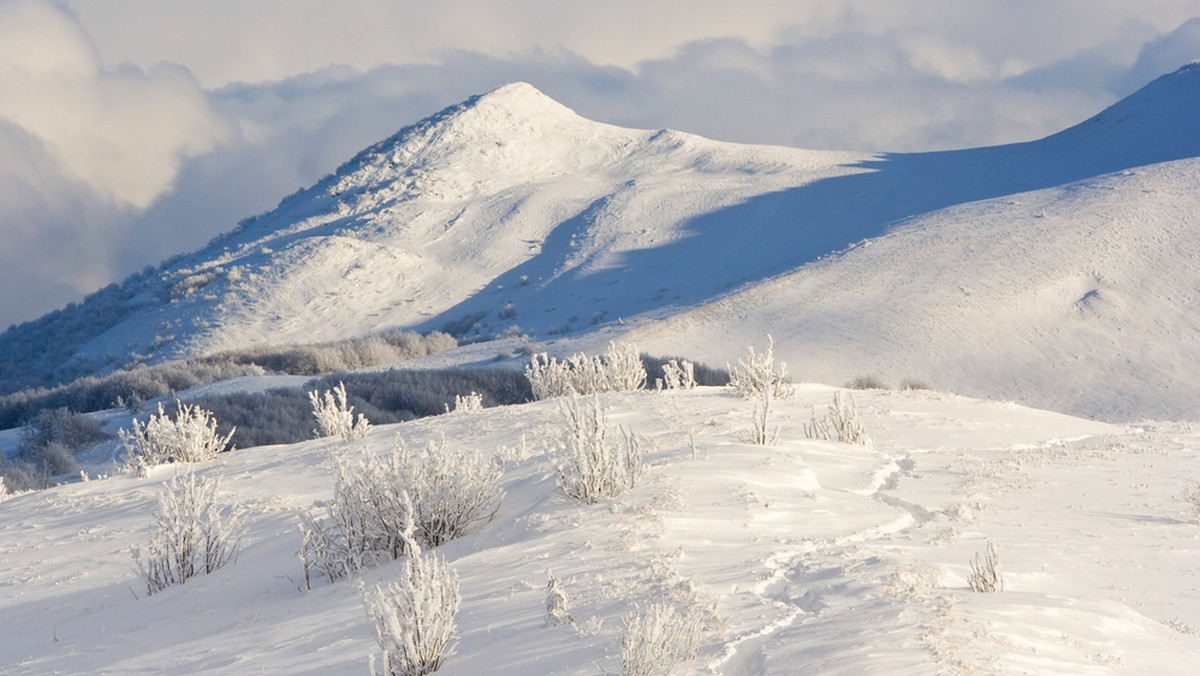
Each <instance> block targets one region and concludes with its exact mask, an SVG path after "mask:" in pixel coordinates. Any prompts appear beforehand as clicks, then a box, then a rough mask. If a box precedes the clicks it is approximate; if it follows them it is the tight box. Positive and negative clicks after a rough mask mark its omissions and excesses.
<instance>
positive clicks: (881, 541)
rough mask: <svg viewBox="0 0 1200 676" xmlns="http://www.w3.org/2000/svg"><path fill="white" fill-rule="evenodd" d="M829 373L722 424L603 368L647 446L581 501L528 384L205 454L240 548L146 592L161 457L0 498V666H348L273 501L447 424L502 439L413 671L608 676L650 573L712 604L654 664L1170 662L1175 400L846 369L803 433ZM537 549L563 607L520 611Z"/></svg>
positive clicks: (1187, 547) (1192, 531) (1197, 457)
mask: <svg viewBox="0 0 1200 676" xmlns="http://www.w3.org/2000/svg"><path fill="white" fill-rule="evenodd" d="M834 391H835V389H834V388H831V387H827V386H821V385H807V384H806V385H802V386H800V388H799V393H798V395H797V397H796V399H795V400H794V401H777V402H776V403H775V406H774V407H773V409H772V424H773V425H778V426H779V427H780V428H781V434H780V441H779V443H778V444H777V445H775V446H769V447H760V446H752V445H748V444H746V443H744V442H742V441H741V435H740V433H741V432H742V431H743V430H745V429H746V428H748V426H749V424H750V415H751V404H750V402H747V401H745V400H743V399H740V398H738V397H736V396H735V395H733V394H731V393H729V392H727V391H725V390H723V389H716V388H699V389H697V390H695V391H671V392H663V393H654V392H637V393H626V394H611V395H604V396H602V397H601V401H602V402H603V404H604V405H605V407H606V408H607V411H608V420H609V425H610V426H616V425H624V426H628V427H630V428H632V429H633V430H634V431H635V432H636V433H638V434H641V435H643V436H644V437H645V438H646V440H647V443H648V445H649V449H650V452H649V455H648V460H649V461H650V464H651V468H650V472H649V474H648V475H646V476H645V477H643V479H642V480H641V481H640V482H639V484H638V486H637V487H636V488H635V489H634V490H633V491H632V492H630V493H629V494H627V495H626V496H624V497H622V498H620V499H618V500H617V501H615V502H613V503H611V504H602V505H596V506H590V507H585V506H581V505H578V504H576V503H574V502H572V501H570V500H569V499H567V498H565V497H564V496H563V495H562V493H561V491H560V490H559V489H558V488H557V487H556V486H555V480H554V476H553V470H552V469H551V464H550V459H549V458H548V457H547V456H546V455H544V451H546V450H549V451H550V452H551V453H554V452H557V451H558V446H557V439H558V434H559V429H560V426H561V423H560V414H559V411H558V404H557V402H555V401H546V402H538V403H531V404H524V405H519V406H512V407H504V408H495V409H487V410H484V411H481V412H475V413H469V414H464V413H454V414H447V415H443V416H438V417H435V418H427V419H424V420H419V421H413V422H409V423H402V424H399V425H388V426H380V427H377V428H375V429H373V430H372V431H371V433H370V434H369V436H368V437H367V438H366V439H363V440H360V441H356V442H349V443H346V442H341V441H339V440H331V439H323V440H314V441H308V442H303V443H299V444H293V445H288V446H276V447H261V448H253V449H243V450H239V451H236V452H233V453H229V454H226V455H223V456H221V457H219V458H218V459H217V460H216V461H213V462H211V463H206V464H202V465H196V466H195V468H196V471H197V472H198V473H199V474H201V475H204V476H212V477H218V478H219V480H220V482H221V491H222V493H223V495H224V496H226V497H227V498H228V499H229V500H230V501H233V500H236V501H239V502H241V503H243V504H245V505H247V506H248V507H249V508H250V516H249V521H248V532H247V534H246V537H245V540H244V545H243V548H242V551H241V553H240V555H239V557H238V560H237V561H236V562H235V563H233V564H231V565H229V566H227V567H225V568H223V569H221V570H218V571H216V572H215V573H213V574H211V575H208V576H201V577H198V578H193V579H192V580H189V581H188V582H187V583H186V584H184V585H183V586H180V587H174V588H171V589H168V590H166V591H163V592H161V593H159V594H156V595H153V596H149V597H146V596H145V594H144V587H143V586H142V585H141V582H140V580H138V579H137V577H136V574H135V573H134V571H133V567H132V559H131V558H130V554H129V551H128V550H129V547H130V546H131V545H134V544H138V543H141V542H142V541H143V540H144V539H145V538H146V537H147V532H148V527H149V524H150V514H151V511H152V510H153V507H154V504H155V501H156V495H157V492H158V491H159V490H160V489H161V486H162V484H163V483H164V482H165V480H166V479H168V478H169V477H170V476H171V475H172V473H173V472H174V469H173V468H172V467H170V466H165V467H160V468H157V469H155V470H154V471H153V472H152V473H151V475H150V477H149V478H148V479H136V478H133V477H130V476H120V475H118V476H114V477H111V478H107V479H102V480H92V481H88V482H80V483H75V484H71V485H64V486H59V487H56V488H53V489H50V490H46V491H41V492H36V493H27V494H22V495H18V496H15V497H12V498H10V499H8V500H6V501H3V502H0V590H2V591H0V617H3V618H4V619H3V622H4V634H5V638H6V640H5V641H4V642H2V643H0V664H3V665H5V673H11V674H34V673H36V674H49V673H64V674H65V673H122V674H142V673H145V674H149V673H162V672H187V673H289V674H328V673H365V672H366V668H367V667H366V664H367V656H368V655H369V654H370V653H371V652H373V651H374V650H375V649H376V648H375V644H374V638H373V635H372V633H371V629H370V626H369V623H368V620H367V617H366V614H365V612H364V610H363V607H362V603H361V601H360V597H359V591H358V586H357V583H356V582H354V581H340V582H337V583H333V584H329V583H327V582H324V581H318V582H316V584H315V585H314V588H313V589H312V590H311V591H306V590H304V589H303V588H302V587H303V580H302V575H301V570H300V563H299V561H298V559H297V558H296V551H297V550H298V548H299V543H300V534H299V532H298V518H297V513H298V512H299V511H300V510H304V509H309V508H311V507H312V505H313V503H314V501H318V500H324V499H328V498H329V497H330V495H331V491H332V470H331V468H330V466H329V461H330V459H331V458H332V457H333V456H335V455H349V456H353V455H355V454H358V453H380V452H385V451H386V450H387V449H389V448H390V447H391V445H392V444H393V443H394V437H395V436H397V435H399V436H401V437H402V438H403V439H404V440H405V442H406V443H408V444H410V445H417V446H419V445H424V444H425V443H426V442H428V441H432V440H436V439H439V438H441V436H442V435H445V438H446V439H447V441H448V443H451V444H455V445H461V446H465V447H466V448H469V449H471V450H474V451H477V452H480V453H485V454H491V453H493V452H496V451H497V450H499V451H500V452H501V454H502V457H504V458H505V459H506V462H505V474H504V479H503V483H504V488H505V490H506V493H507V495H506V497H505V500H504V503H503V505H502V507H501V509H500V511H499V513H498V514H497V515H496V518H495V519H494V520H493V521H492V522H491V523H489V524H487V525H486V526H483V527H482V528H480V529H478V530H477V531H475V532H473V533H471V534H468V535H467V536H465V537H463V538H461V539H459V540H456V541H453V542H451V543H448V544H447V545H444V546H443V547H440V548H439V549H438V552H439V553H440V554H441V555H443V556H444V557H446V559H447V560H448V561H449V562H450V564H451V565H452V566H453V567H454V569H455V570H456V571H457V573H458V575H459V577H460V579H461V582H462V596H463V602H462V609H461V611H460V613H459V615H458V626H459V635H460V639H459V643H458V647H457V651H456V654H455V655H454V656H453V657H452V658H451V660H450V661H449V663H448V664H447V665H446V666H445V667H444V668H443V670H442V671H441V672H439V673H446V674H479V673H488V674H529V673H544V674H573V673H600V672H601V671H604V672H607V673H616V672H617V670H618V668H619V634H620V625H621V617H622V616H623V615H625V614H626V613H628V612H630V611H632V610H633V609H634V608H635V604H636V605H639V606H642V607H644V606H645V604H647V603H650V602H652V601H654V600H655V599H657V598H662V597H666V598H669V599H672V600H675V601H679V602H691V603H697V604H715V606H714V608H715V612H716V615H717V616H718V617H719V618H720V620H721V626H720V628H719V629H718V630H717V631H715V632H713V633H710V634H708V635H707V636H706V638H705V642H704V646H703V648H702V651H701V655H700V657H699V658H698V659H697V660H694V661H692V662H689V663H687V664H686V665H685V666H684V668H682V669H681V670H679V671H678V672H677V673H696V674H701V673H718V674H784V673H797V672H799V671H802V672H804V673H889V674H892V673H894V674H928V673H942V672H946V673H1005V674H1008V673H1012V674H1019V673H1162V674H1184V673H1192V669H1193V667H1194V664H1195V661H1196V659H1197V657H1198V656H1200V634H1198V633H1197V630H1196V628H1197V627H1200V592H1198V591H1197V589H1198V588H1200V587H1198V585H1197V571H1196V567H1195V562H1196V561H1197V560H1198V559H1197V557H1198V556H1200V537H1198V535H1197V534H1198V533H1200V531H1198V530H1197V528H1198V521H1197V515H1196V514H1195V513H1193V512H1191V511H1190V509H1191V508H1190V506H1189V505H1187V504H1185V503H1184V502H1183V501H1182V500H1180V499H1179V498H1178V497H1177V496H1178V495H1179V493H1180V490H1181V488H1182V478H1183V477H1187V476H1197V475H1200V453H1198V452H1200V435H1198V434H1197V433H1196V432H1195V431H1193V430H1192V429H1191V428H1190V427H1189V426H1187V425H1181V424H1175V423H1172V424H1158V425H1143V426H1136V427H1135V426H1124V425H1113V424H1107V423H1100V422H1094V421H1089V420H1084V419H1079V418H1072V417H1069V416H1065V415H1062V414H1058V413H1052V412H1048V411H1043V410H1035V409H1030V408H1026V407H1022V406H1019V405H1016V404H1011V403H1002V402H988V401H983V400H976V399H969V398H965V397H960V396H955V395H949V394H944V393H938V392H931V391H904V392H891V391H861V392H853V393H851V394H852V396H853V397H854V399H855V401H856V403H857V406H858V409H859V412H860V415H861V416H862V417H863V419H864V422H865V424H866V426H867V428H868V430H869V431H870V433H871V434H872V436H873V438H874V441H875V445H874V449H873V450H869V449H866V448H864V447H860V446H849V445H845V444H838V443H833V442H823V441H821V442H819V441H810V440H807V439H805V438H804V436H803V433H802V425H803V423H805V422H807V421H808V419H809V416H810V415H811V414H812V411H813V408H814V407H817V408H823V407H824V406H825V405H826V404H828V403H829V402H830V401H831V398H832V395H833V392H834ZM522 436H523V437H524V443H523V441H522ZM693 443H694V448H695V451H693V450H692V449H693ZM522 449H524V450H522ZM989 540H990V541H993V542H994V543H995V545H996V548H997V550H998V552H999V555H1000V558H1001V565H1002V572H1003V576H1004V583H1005V589H1004V591H1003V592H1000V593H996V594H976V593H973V592H971V591H969V589H968V588H967V583H966V576H967V574H968V572H969V566H968V562H969V561H971V560H972V558H973V557H974V556H975V554H976V553H980V552H982V551H983V550H984V548H985V547H986V542H987V541H989ZM396 566H397V564H395V563H393V564H388V565H385V566H382V567H379V568H376V569H373V570H369V571H367V572H365V573H364V574H363V576H362V577H363V581H364V582H365V583H367V584H370V583H372V582H374V581H386V580H389V579H391V577H393V576H394V575H395V574H396V572H397V570H398V569H397V567H396ZM548 570H549V571H552V572H553V574H554V575H555V576H556V577H557V578H559V579H560V580H561V581H562V585H563V588H564V589H565V590H566V592H567V593H568V595H569V597H570V599H571V605H570V607H569V608H568V611H569V612H570V613H571V614H572V615H573V616H574V617H575V619H576V625H575V626H558V627H550V626H546V623H545V601H546V599H545V584H546V580H547V577H546V574H547V571H548Z"/></svg>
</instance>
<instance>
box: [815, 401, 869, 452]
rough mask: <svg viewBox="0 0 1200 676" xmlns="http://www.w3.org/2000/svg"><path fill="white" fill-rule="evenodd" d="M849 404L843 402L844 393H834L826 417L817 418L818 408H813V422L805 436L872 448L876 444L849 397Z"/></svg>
mask: <svg viewBox="0 0 1200 676" xmlns="http://www.w3.org/2000/svg"><path fill="white" fill-rule="evenodd" d="M847 399H849V403H846V402H843V401H842V393H841V392H834V393H833V403H832V404H831V405H830V406H829V407H828V408H827V409H826V411H825V415H823V416H821V417H817V411H816V407H815V406H814V407H813V414H812V422H811V423H809V424H807V425H805V426H804V435H805V436H806V437H808V438H809V439H821V440H824V441H840V442H842V443H844V444H858V445H859V446H866V447H867V448H871V447H872V446H874V442H873V441H872V440H871V435H870V434H868V433H867V428H866V427H865V426H863V424H862V421H861V420H859V418H858V409H857V408H856V407H855V406H854V399H853V398H850V397H847Z"/></svg>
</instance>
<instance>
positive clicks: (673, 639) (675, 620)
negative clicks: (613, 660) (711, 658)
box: [621, 601, 704, 676]
mask: <svg viewBox="0 0 1200 676" xmlns="http://www.w3.org/2000/svg"><path fill="white" fill-rule="evenodd" d="M703 632H704V617H703V616H702V615H700V614H699V613H695V612H687V611H679V610H677V609H676V608H675V607H674V606H673V605H671V604H670V603H667V602H665V601H658V602H656V603H653V604H651V605H650V606H649V607H648V608H646V610H645V612H636V611H635V612H633V613H630V614H628V615H626V616H625V617H624V619H623V620H622V631H621V674H622V676H665V674H669V673H671V670H672V669H673V668H675V666H676V665H678V664H679V663H680V662H684V661H687V660H690V659H694V658H695V657H696V655H697V651H698V649H699V647H700V639H701V636H702V635H703Z"/></svg>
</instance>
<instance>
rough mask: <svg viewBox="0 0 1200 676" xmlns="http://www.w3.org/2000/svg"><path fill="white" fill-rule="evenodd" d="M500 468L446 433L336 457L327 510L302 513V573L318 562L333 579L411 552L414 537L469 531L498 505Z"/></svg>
mask: <svg viewBox="0 0 1200 676" xmlns="http://www.w3.org/2000/svg"><path fill="white" fill-rule="evenodd" d="M501 474H502V470H501V467H500V464H499V463H498V462H491V461H487V460H485V459H483V458H482V457H480V456H479V455H477V454H475V453H470V452H468V451H465V450H462V449H449V448H447V447H446V444H445V441H444V440H443V441H442V442H441V443H440V444H437V445H434V444H430V446H429V447H428V448H427V449H426V450H425V451H423V452H412V451H409V450H408V449H407V448H406V447H405V446H404V444H402V443H399V442H398V443H397V444H396V446H395V447H394V448H393V449H392V452H391V453H388V454H384V455H376V456H371V457H369V458H368V459H367V460H366V461H360V462H356V463H350V462H347V461H338V462H337V463H336V464H335V466H334V489H333V500H331V501H330V502H329V503H327V504H326V511H327V514H326V516H325V517H324V518H323V519H321V520H317V519H315V518H313V517H312V516H310V515H307V514H302V515H301V531H302V533H303V541H302V544H301V548H300V558H301V561H302V562H303V564H304V569H305V578H306V579H308V578H309V575H310V571H312V570H314V569H315V570H317V571H318V572H319V573H321V574H323V575H325V576H326V577H327V578H329V580H330V582H333V581H336V580H338V579H340V578H343V577H347V576H348V575H349V574H350V573H352V572H353V571H355V570H358V569H359V568H363V567H370V566H374V565H377V564H378V563H380V562H382V561H386V560H390V559H396V558H400V557H401V556H406V555H408V553H409V541H410V540H415V541H416V542H418V543H422V544H424V545H426V546H431V547H436V546H438V545H441V544H443V543H445V542H449V541H450V540H453V539H454V538H457V537H460V536H462V535H464V534H465V533H466V532H467V531H468V530H469V529H470V528H471V527H473V526H475V525H477V524H479V523H482V522H486V521H489V520H491V518H492V516H494V515H495V513H496V510H497V509H499V507H500V503H501V501H502V500H503V499H504V491H503V490H501V488H500V477H501ZM405 528H410V529H412V531H413V532H411V533H408V534H407V535H406V534H405Z"/></svg>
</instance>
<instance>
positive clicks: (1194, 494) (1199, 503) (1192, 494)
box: [1179, 478, 1200, 516]
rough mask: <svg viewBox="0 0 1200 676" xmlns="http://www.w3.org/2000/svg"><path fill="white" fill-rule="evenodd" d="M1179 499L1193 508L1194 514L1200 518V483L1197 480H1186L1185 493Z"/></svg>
mask: <svg viewBox="0 0 1200 676" xmlns="http://www.w3.org/2000/svg"><path fill="white" fill-rule="evenodd" d="M1179 497H1180V498H1181V499H1182V500H1183V501H1184V502H1186V503H1188V504H1189V505H1191V507H1192V512H1194V513H1195V514H1196V515H1197V516H1200V481H1196V480H1195V479H1191V478H1189V479H1185V480H1184V485H1183V492H1182V493H1180V495H1179Z"/></svg>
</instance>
